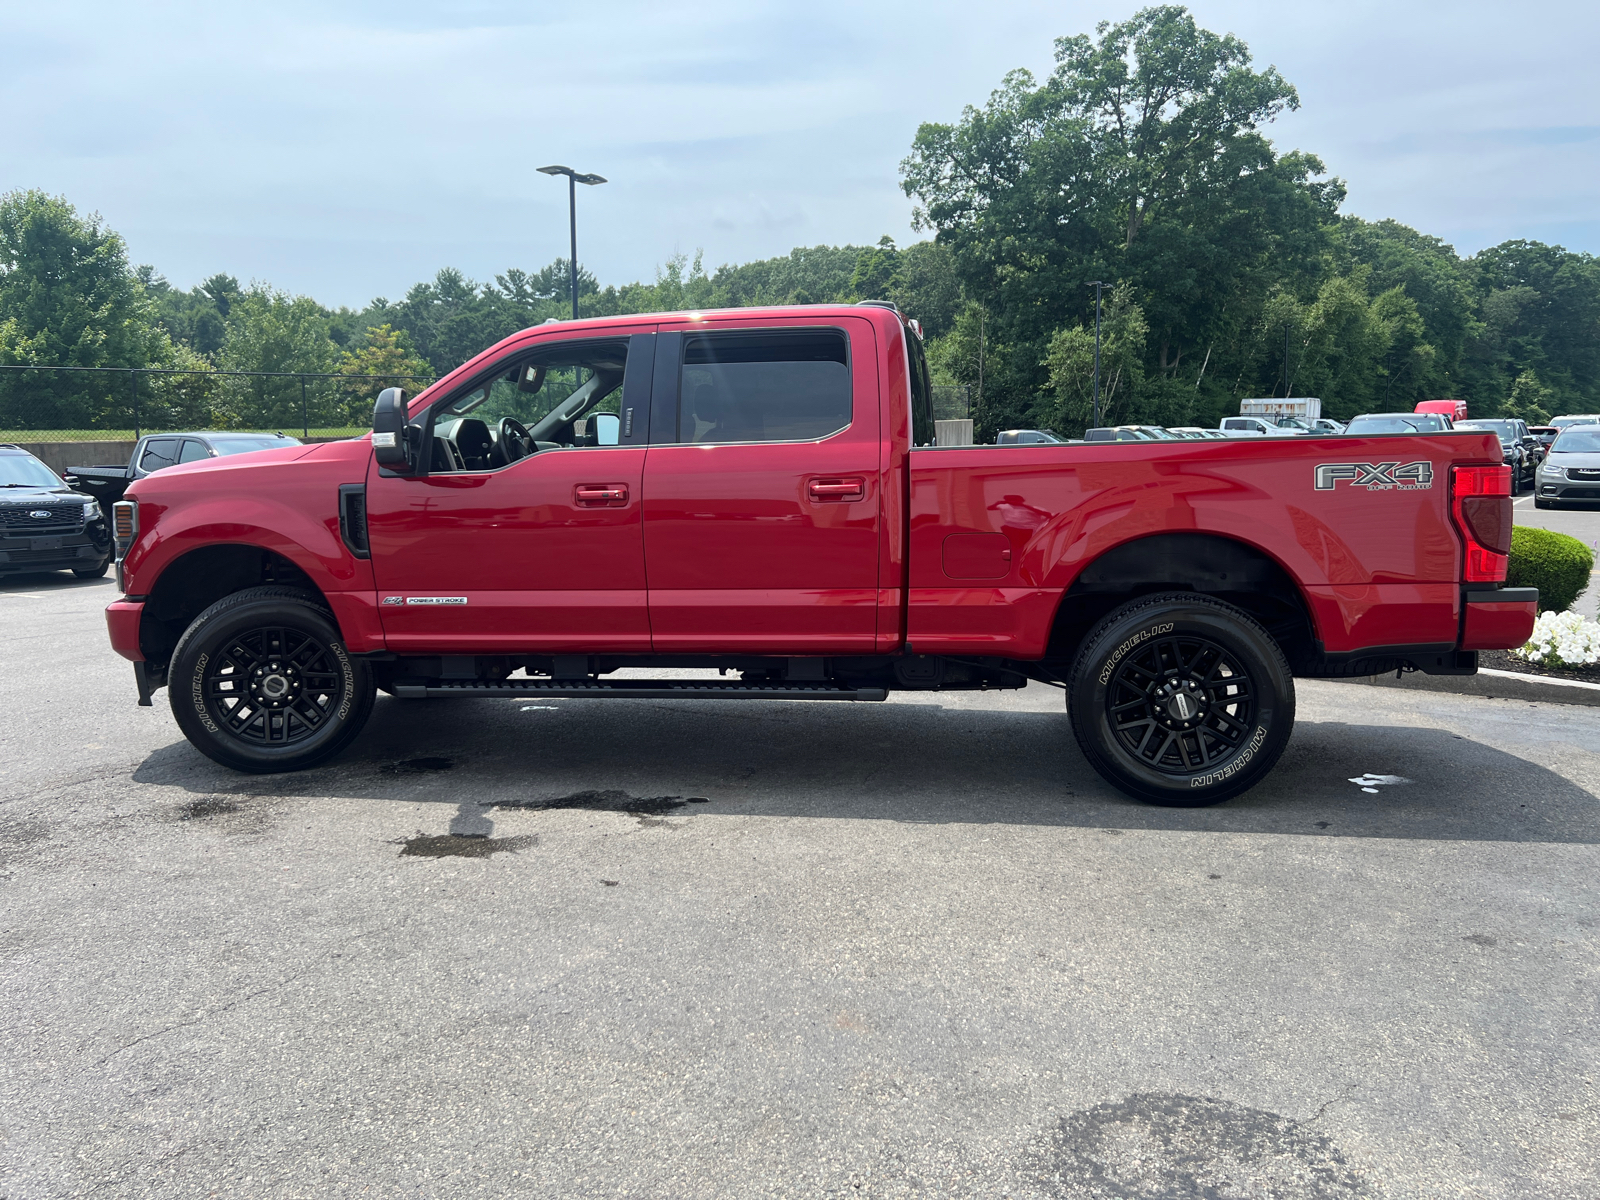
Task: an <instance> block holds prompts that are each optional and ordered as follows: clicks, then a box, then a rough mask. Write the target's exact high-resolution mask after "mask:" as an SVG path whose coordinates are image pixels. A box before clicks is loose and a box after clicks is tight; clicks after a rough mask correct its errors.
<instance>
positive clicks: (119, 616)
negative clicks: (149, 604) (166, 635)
mask: <svg viewBox="0 0 1600 1200" xmlns="http://www.w3.org/2000/svg"><path fill="white" fill-rule="evenodd" d="M143 618H144V598H143V597H142V596H141V597H139V598H137V599H135V598H133V597H128V596H123V597H120V598H118V599H116V600H113V601H112V602H111V603H110V604H108V605H106V629H107V630H108V631H109V632H110V634H111V648H112V649H113V650H115V651H116V652H117V653H118V654H120V655H122V657H123V658H126V659H127V660H128V661H130V662H143V661H144V653H143V651H141V650H140V649H139V622H140V621H141V620H142V619H143Z"/></svg>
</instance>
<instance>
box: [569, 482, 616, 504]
mask: <svg viewBox="0 0 1600 1200" xmlns="http://www.w3.org/2000/svg"><path fill="white" fill-rule="evenodd" d="M572 494H573V496H574V498H575V499H576V500H577V501H578V503H579V504H580V505H582V506H583V507H584V508H619V507H621V506H622V505H624V504H626V503H627V502H628V485H627V484H625V483H580V484H578V486H577V487H575V488H573V489H572Z"/></svg>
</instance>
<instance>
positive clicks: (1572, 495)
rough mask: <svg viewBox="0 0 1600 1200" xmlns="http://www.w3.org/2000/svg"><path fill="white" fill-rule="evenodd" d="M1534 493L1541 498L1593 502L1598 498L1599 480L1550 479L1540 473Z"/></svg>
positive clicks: (1599, 497)
mask: <svg viewBox="0 0 1600 1200" xmlns="http://www.w3.org/2000/svg"><path fill="white" fill-rule="evenodd" d="M1534 494H1535V495H1536V496H1538V497H1539V499H1541V500H1552V501H1562V500H1584V501H1588V502H1590V503H1593V502H1594V501H1596V500H1600V480H1588V479H1578V480H1573V479H1565V478H1563V479H1551V478H1549V477H1548V476H1546V475H1543V474H1541V475H1540V476H1539V477H1538V480H1537V486H1536V488H1535V491H1534Z"/></svg>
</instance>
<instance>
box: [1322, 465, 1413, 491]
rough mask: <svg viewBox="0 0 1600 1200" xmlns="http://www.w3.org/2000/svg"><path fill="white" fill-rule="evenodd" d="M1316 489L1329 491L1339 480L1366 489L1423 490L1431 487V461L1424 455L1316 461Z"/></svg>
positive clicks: (1339, 482)
mask: <svg viewBox="0 0 1600 1200" xmlns="http://www.w3.org/2000/svg"><path fill="white" fill-rule="evenodd" d="M1316 470H1317V491H1319V492H1331V491H1333V490H1334V489H1335V488H1337V487H1338V486H1339V485H1340V484H1341V483H1344V484H1349V485H1350V486H1351V487H1357V488H1366V489H1367V491H1369V492H1425V491H1427V490H1429V489H1430V488H1431V487H1433V464H1432V463H1431V462H1429V461H1428V460H1427V459H1422V460H1420V461H1418V462H1408V463H1398V462H1386V463H1318V464H1317V469H1316Z"/></svg>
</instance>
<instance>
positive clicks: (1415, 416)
mask: <svg viewBox="0 0 1600 1200" xmlns="http://www.w3.org/2000/svg"><path fill="white" fill-rule="evenodd" d="M1443 428H1444V418H1443V417H1440V416H1438V415H1437V414H1435V413H1412V414H1410V415H1396V416H1392V417H1357V418H1356V419H1355V420H1353V421H1351V422H1350V424H1348V425H1346V426H1345V430H1344V431H1345V432H1346V433H1438V432H1439V431H1440V430H1442V429H1443Z"/></svg>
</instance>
